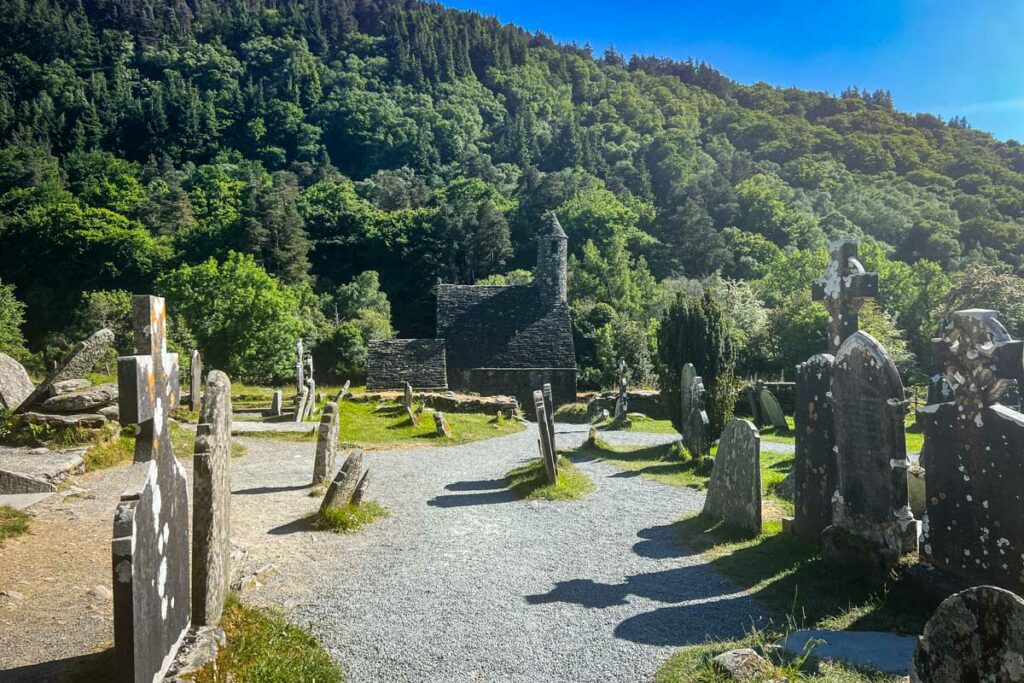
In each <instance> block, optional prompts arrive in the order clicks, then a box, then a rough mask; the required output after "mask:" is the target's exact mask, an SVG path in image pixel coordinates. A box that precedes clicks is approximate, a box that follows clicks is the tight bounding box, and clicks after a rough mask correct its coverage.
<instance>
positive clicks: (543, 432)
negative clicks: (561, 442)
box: [533, 391, 558, 484]
mask: <svg viewBox="0 0 1024 683" xmlns="http://www.w3.org/2000/svg"><path fill="white" fill-rule="evenodd" d="M533 407H534V410H535V411H536V413H537V431H539V432H540V439H539V441H538V445H539V447H540V457H541V459H542V460H543V461H544V472H545V473H546V474H547V477H548V483H549V484H555V483H556V482H557V481H558V461H557V460H556V459H555V458H556V455H555V452H554V451H555V449H554V444H552V443H551V435H550V433H549V432H548V428H547V423H548V417H547V408H546V406H545V403H544V392H543V391H535V392H533Z"/></svg>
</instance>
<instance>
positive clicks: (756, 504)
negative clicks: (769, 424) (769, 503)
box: [704, 418, 761, 534]
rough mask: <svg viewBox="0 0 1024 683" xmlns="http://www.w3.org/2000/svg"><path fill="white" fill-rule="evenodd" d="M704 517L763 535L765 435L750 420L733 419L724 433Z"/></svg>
mask: <svg viewBox="0 0 1024 683" xmlns="http://www.w3.org/2000/svg"><path fill="white" fill-rule="evenodd" d="M704 514H706V515H709V516H711V517H714V518H716V519H721V520H722V521H724V522H725V523H726V524H728V525H729V526H732V527H736V528H737V529H743V530H744V531H750V532H751V533H755V534H759V533H761V434H760V433H759V432H758V431H757V427H755V426H754V425H753V423H752V422H750V421H749V420H743V419H740V418H733V419H732V421H731V422H729V424H728V425H726V427H725V431H723V432H722V438H721V441H720V442H719V444H718V456H717V457H716V458H715V467H714V469H713V470H712V472H711V481H709V482H708V495H707V498H705V500H704Z"/></svg>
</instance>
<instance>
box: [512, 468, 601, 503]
mask: <svg viewBox="0 0 1024 683" xmlns="http://www.w3.org/2000/svg"><path fill="white" fill-rule="evenodd" d="M505 479H506V481H507V482H508V488H509V490H511V491H512V492H513V493H515V494H516V495H518V496H519V497H521V498H526V499H529V500H538V499H543V500H576V499H577V498H583V497H584V496H586V495H587V494H589V493H590V492H591V491H593V490H594V482H592V481H591V480H590V477H588V476H587V475H585V474H583V472H581V471H580V470H579V468H577V467H576V466H575V465H573V464H572V463H571V462H569V461H568V460H566V459H565V458H559V459H558V481H557V482H556V483H554V484H549V483H548V475H547V472H546V471H545V469H544V461H543V460H542V459H540V458H538V459H537V460H533V461H531V462H529V463H527V464H526V465H523V466H522V467H517V468H516V469H514V470H512V471H511V472H509V473H508V474H506V475H505Z"/></svg>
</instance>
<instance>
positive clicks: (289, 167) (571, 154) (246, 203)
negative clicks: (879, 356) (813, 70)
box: [0, 0, 1024, 386]
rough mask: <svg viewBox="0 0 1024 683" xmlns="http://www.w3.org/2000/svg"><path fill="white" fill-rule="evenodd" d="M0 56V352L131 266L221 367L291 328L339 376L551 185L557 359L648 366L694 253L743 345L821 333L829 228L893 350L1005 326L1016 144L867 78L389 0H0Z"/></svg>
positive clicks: (493, 258)
mask: <svg viewBox="0 0 1024 683" xmlns="http://www.w3.org/2000/svg"><path fill="white" fill-rule="evenodd" d="M0 62H2V66H0V283H2V288H0V350H6V351H8V352H10V351H13V352H15V353H16V354H17V355H19V356H20V357H22V358H25V359H27V360H30V361H34V362H35V363H36V364H37V366H38V365H39V364H41V363H42V362H43V361H44V359H45V357H46V356H47V355H48V354H49V355H52V354H54V353H55V352H57V351H58V350H59V349H60V348H61V346H62V345H65V344H67V343H68V341H69V340H71V339H74V338H76V336H78V335H80V334H82V333H84V332H87V331H90V330H91V329H93V328H95V327H96V326H97V325H98V324H100V323H105V324H110V325H113V326H114V327H115V329H116V330H117V331H118V333H119V334H120V335H122V343H127V340H126V338H125V335H126V334H127V331H126V326H125V311H126V307H127V302H128V293H129V292H149V291H156V292H159V293H161V294H163V295H165V296H167V297H168V299H169V303H170V307H171V311H172V313H173V314H174V319H173V321H172V334H173V337H174V340H175V342H176V343H177V344H178V345H179V346H180V348H183V349H187V348H190V347H191V346H192V345H195V344H198V345H199V347H200V348H202V349H203V351H204V356H206V357H207V358H208V359H209V364H210V365H211V367H221V368H223V369H225V370H227V371H228V372H229V373H231V374H232V376H233V377H234V376H237V377H239V378H242V379H250V380H269V379H272V378H274V377H285V376H287V375H288V374H289V369H288V368H289V360H290V357H291V354H292V348H293V344H294V338H295V337H296V336H298V335H300V334H301V335H304V336H305V337H307V338H308V339H310V340H311V343H312V344H314V345H316V346H317V349H318V355H319V356H320V358H321V363H320V367H321V368H323V369H324V370H325V371H327V370H329V371H331V372H332V373H336V374H338V375H353V376H358V374H359V373H360V372H361V369H362V365H363V363H364V362H365V360H364V359H365V344H366V341H367V340H368V339H371V338H379V337H386V336H389V335H392V334H395V333H398V334H401V335H402V336H419V335H426V336H432V335H433V288H434V287H435V285H436V283H437V282H438V281H439V280H443V281H446V282H454V283H473V282H480V281H487V282H504V281H516V282H519V281H528V280H529V278H530V277H531V274H530V273H529V272H525V271H528V270H529V269H531V268H532V267H533V263H534V258H535V256H534V250H535V245H534V242H533V233H534V230H535V229H536V227H537V226H538V225H539V224H540V221H541V218H542V216H543V215H544V214H545V213H546V212H547V211H550V210H555V211H556V212H557V213H558V216H559V218H560V219H561V222H562V225H563V226H564V227H565V230H566V232H567V233H568V235H569V239H570V250H571V253H572V259H571V263H570V268H571V280H570V298H571V304H572V309H573V316H574V328H575V334H576V341H577V354H578V357H579V362H580V364H581V368H582V369H583V372H582V374H581V384H582V385H584V386H586V385H596V384H600V383H602V382H603V381H607V380H608V379H609V377H610V374H609V373H610V372H611V368H612V366H613V361H614V358H616V357H618V356H625V357H626V358H627V359H628V361H629V364H630V367H631V368H632V372H633V373H634V375H635V376H634V379H635V380H636V381H641V382H644V381H651V380H652V378H653V374H652V370H651V358H652V357H653V354H654V345H655V344H656V341H655V340H656V338H657V337H656V327H657V323H658V320H659V318H660V317H661V316H662V315H663V313H664V310H665V308H666V307H667V305H668V302H669V301H670V300H671V298H672V297H673V296H675V294H676V293H677V292H679V291H687V292H691V293H695V292H696V291H699V282H698V281H703V282H704V284H705V286H706V287H707V288H709V289H710V290H711V291H712V292H713V293H715V295H716V296H717V297H718V299H719V300H720V302H721V303H722V305H723V306H724V307H725V309H726V311H727V313H728V316H727V317H728V319H729V320H730V322H731V324H732V334H733V335H734V336H735V341H736V346H737V348H738V349H740V351H739V364H740V365H739V370H740V371H741V372H761V373H765V372H777V371H780V370H786V371H788V370H789V369H791V368H792V365H793V364H794V363H795V362H797V361H800V360H803V359H804V358H806V356H807V355H808V354H809V353H811V352H817V351H821V350H824V348H825V343H824V329H825V325H824V316H825V314H824V309H823V308H821V307H820V306H818V305H811V303H810V289H809V282H810V280H811V279H812V278H813V277H816V276H818V275H820V273H821V272H822V271H823V270H824V266H825V262H826V260H827V257H826V253H825V249H824V247H825V245H826V244H827V240H828V239H829V238H834V237H840V236H844V237H855V238H858V239H860V240H861V241H862V244H861V253H862V256H863V259H862V260H863V261H864V263H865V265H866V266H867V267H868V268H871V269H875V270H878V271H879V272H880V274H881V282H882V292H881V296H880V297H879V299H878V301H877V305H869V306H868V307H866V309H865V311H864V312H863V314H862V319H863V324H864V326H865V327H866V328H867V329H869V330H870V331H872V332H874V333H876V335H877V336H879V337H880V338H882V339H883V341H884V342H885V343H886V344H887V345H888V346H889V347H890V348H891V349H892V350H893V352H894V355H896V356H897V360H898V362H899V363H900V365H901V368H903V369H904V370H905V371H907V372H908V373H911V372H920V371H922V370H924V371H926V370H929V369H930V368H929V367H928V365H929V362H930V361H929V358H928V350H927V349H928V345H927V340H928V337H929V336H930V334H931V333H932V332H933V327H934V325H935V321H936V320H937V318H938V316H939V315H941V314H942V313H943V311H945V310H948V309H949V308H950V307H955V306H958V305H963V304H970V305H972V306H980V305H990V306H997V307H1000V308H1001V309H1002V310H1003V315H1002V319H1003V320H1004V322H1006V323H1008V325H1009V326H1011V327H1013V328H1014V329H1013V330H1012V331H1013V332H1014V333H1015V334H1016V335H1020V334H1021V333H1024V280H1021V279H1020V276H1021V275H1022V274H1024V253H1022V252H1024V148H1022V147H1021V145H1019V144H1017V143H1016V142H1007V143H1002V142H998V141H996V140H995V139H993V138H992V137H991V136H990V135H988V134H986V133H983V132H979V131H975V130H971V129H970V128H969V127H968V125H967V122H966V121H964V120H962V119H955V120H952V121H949V122H944V121H942V120H940V119H938V118H936V117H934V116H930V115H917V116H913V115H908V114H904V113H900V112H898V111H896V110H895V109H894V108H893V105H892V101H891V97H890V95H889V94H888V93H884V92H873V93H869V92H861V91H858V90H857V89H851V90H850V91H848V92H846V93H843V95H842V96H841V97H833V96H829V95H827V94H823V93H815V92H807V91H802V90H796V89H786V90H784V89H778V88H774V87H770V86H767V85H763V84H758V85H753V86H743V85H739V84H737V83H734V82H732V81H731V80H729V79H728V78H727V77H726V76H724V75H722V74H720V73H718V72H717V71H716V70H715V69H714V68H712V67H711V66H708V65H706V64H703V63H695V62H683V63H680V62H674V61H669V60H664V59H658V58H645V57H632V58H628V59H627V58H625V57H624V56H622V55H619V54H616V53H615V52H614V51H609V52H607V53H605V54H604V55H602V56H600V57H595V55H592V54H591V53H590V51H589V50H588V49H586V48H581V47H579V46H575V45H558V44H556V43H554V42H553V41H552V40H551V39H549V38H548V37H546V36H544V35H541V34H531V33H527V32H524V31H522V30H520V29H518V28H516V27H512V26H503V25H500V24H499V23H497V22H496V21H495V20H493V19H487V18H484V17H481V16H479V15H477V14H472V13H464V12H457V11H453V10H447V9H445V8H443V7H441V6H439V5H431V4H421V3H416V2H397V1H389V0H281V1H277V2H275V1H271V0H263V1H260V0H167V1H166V2H163V1H161V0H66V1H58V0H7V1H6V2H4V3H3V4H2V7H0ZM12 286H13V291H12V289H11V288H12ZM22 313H23V314H24V325H23V326H21V330H22V332H23V333H24V339H23V338H22V336H21V334H20V333H19V332H18V327H19V326H18V323H19V320H20V317H21V315H22ZM33 354H34V355H33Z"/></svg>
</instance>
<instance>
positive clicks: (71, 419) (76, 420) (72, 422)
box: [23, 408, 107, 429]
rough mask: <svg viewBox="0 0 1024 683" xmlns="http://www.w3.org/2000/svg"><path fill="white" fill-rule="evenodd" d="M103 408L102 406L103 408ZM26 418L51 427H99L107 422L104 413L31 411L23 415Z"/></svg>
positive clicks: (34, 422)
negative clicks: (71, 413)
mask: <svg viewBox="0 0 1024 683" xmlns="http://www.w3.org/2000/svg"><path fill="white" fill-rule="evenodd" d="M101 410H102V408H101ZM23 417H24V418H25V420H27V421H28V422H31V423H33V424H44V425H48V426H50V427H58V428H59V427H78V428H81V429H99V428H100V427H102V426H103V425H105V424H107V417H106V416H105V415H103V414H102V413H98V412H97V413H76V414H74V415H58V414H53V413H36V412H30V413H25V414H24V415H23Z"/></svg>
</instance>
